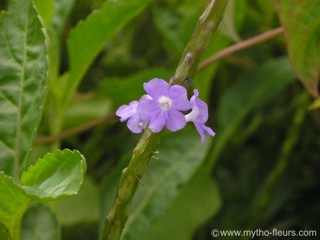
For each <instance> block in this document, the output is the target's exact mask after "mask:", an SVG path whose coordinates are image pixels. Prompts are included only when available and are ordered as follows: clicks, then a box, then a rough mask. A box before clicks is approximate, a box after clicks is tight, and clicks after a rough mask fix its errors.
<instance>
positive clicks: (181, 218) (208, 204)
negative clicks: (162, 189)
mask: <svg viewBox="0 0 320 240" xmlns="http://www.w3.org/2000/svg"><path fill="white" fill-rule="evenodd" d="M220 204H221V200H220V193H219V191H218V188H217V185H216V184H215V182H214V181H213V180H212V178H211V177H210V176H208V174H205V173H204V172H203V171H197V172H196V173H195V174H194V176H193V177H192V179H191V181H190V182H189V183H188V184H187V186H185V187H184V188H183V189H182V191H181V193H180V195H179V196H178V197H177V198H176V199H175V201H174V203H173V204H172V205H171V206H170V207H169V208H168V210H167V212H166V213H165V215H164V216H163V217H162V218H160V219H159V220H158V221H157V222H156V224H154V225H153V226H152V228H151V230H150V231H148V232H147V233H146V234H145V235H144V237H143V238H140V237H137V238H135V239H145V240H148V239H150V236H152V239H153V240H162V239H166V238H168V233H170V239H174V240H186V239H192V237H193V235H194V232H195V230H196V229H197V228H198V227H200V226H201V225H203V224H204V223H205V222H207V221H208V220H209V218H210V217H212V216H213V215H214V214H215V213H216V212H217V211H218V209H219V207H220Z"/></svg>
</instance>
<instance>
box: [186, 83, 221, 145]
mask: <svg viewBox="0 0 320 240" xmlns="http://www.w3.org/2000/svg"><path fill="white" fill-rule="evenodd" d="M193 93H194V95H193V96H192V97H191V99H190V104H191V108H192V111H191V112H190V113H189V114H187V115H186V116H185V119H186V121H187V122H193V123H194V125H195V127H196V129H197V131H198V133H199V134H200V137H201V141H202V142H204V141H205V140H206V135H205V133H208V134H209V135H211V136H212V137H214V135H215V133H214V132H213V131H212V129H211V128H209V127H207V126H206V125H204V124H205V122H206V121H207V120H208V105H207V104H206V103H205V102H204V101H202V100H201V99H199V98H198V96H199V92H198V90H197V89H195V90H193Z"/></svg>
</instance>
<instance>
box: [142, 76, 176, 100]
mask: <svg viewBox="0 0 320 240" xmlns="http://www.w3.org/2000/svg"><path fill="white" fill-rule="evenodd" d="M169 87H170V86H169V83H167V82H166V81H165V80H163V79H160V78H154V79H152V80H150V81H149V82H147V83H144V84H143V88H144V90H145V91H146V92H147V93H148V95H149V96H150V97H151V98H153V99H154V100H156V99H158V98H159V97H160V96H167V95H168V91H169Z"/></svg>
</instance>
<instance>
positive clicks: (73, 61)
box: [62, 0, 152, 104]
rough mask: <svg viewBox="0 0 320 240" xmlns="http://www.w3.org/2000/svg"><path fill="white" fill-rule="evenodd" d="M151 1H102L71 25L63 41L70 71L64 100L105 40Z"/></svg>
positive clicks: (67, 101)
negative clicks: (65, 45)
mask: <svg viewBox="0 0 320 240" xmlns="http://www.w3.org/2000/svg"><path fill="white" fill-rule="evenodd" d="M151 1H152V0H138V1H137V0H130V1H127V0H120V1H106V2H105V3H104V4H103V6H102V7H101V8H100V9H99V10H97V11H95V12H93V13H92V14H91V15H90V16H89V17H88V18H87V19H86V20H85V21H82V22H80V23H79V24H78V25H77V26H76V27H75V28H74V29H73V31H72V32H71V33H70V36H69V38H68V41H67V44H68V53H69V57H70V61H69V62H70V75H69V78H68V79H67V80H66V81H65V82H64V83H63V89H64V90H63V92H64V94H62V96H63V98H64V99H65V102H66V104H68V103H69V101H70V99H71V97H72V94H73V93H74V91H75V90H76V88H77V86H78V85H79V82H80V80H81V79H82V78H83V76H84V74H85V72H86V71H87V69H88V68H89V66H90V65H91V63H92V62H93V60H94V58H95V57H96V56H97V54H98V53H99V52H100V51H101V50H102V48H103V47H104V45H105V44H106V43H107V41H109V40H110V39H111V37H113V36H114V35H115V34H116V33H117V32H118V31H119V30H120V29H121V28H122V27H123V26H124V25H125V24H126V23H127V22H129V21H130V20H131V19H132V18H133V17H135V16H136V15H137V14H139V13H140V12H141V11H142V10H143V9H144V8H145V7H147V5H148V4H149V3H151ZM101 29H106V30H105V31H103V30H101ZM92 36H95V38H92ZM79 49H81V51H79Z"/></svg>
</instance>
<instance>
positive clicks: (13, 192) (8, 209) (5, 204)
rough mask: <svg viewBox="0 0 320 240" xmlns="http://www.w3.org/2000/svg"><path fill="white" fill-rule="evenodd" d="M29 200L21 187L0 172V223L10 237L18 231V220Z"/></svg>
mask: <svg viewBox="0 0 320 240" xmlns="http://www.w3.org/2000/svg"><path fill="white" fill-rule="evenodd" d="M29 202H30V199H29V198H27V197H26V196H25V195H24V193H23V191H22V189H21V187H19V185H18V184H17V183H15V182H14V180H13V179H12V178H11V177H10V176H7V175H5V174H4V173H3V172H0V225H1V224H2V225H3V227H2V228H5V229H6V231H7V232H8V233H9V235H10V236H11V237H13V236H16V235H17V234H19V233H20V232H19V231H18V230H19V225H20V220H21V218H22V215H23V213H24V212H25V210H26V208H27V207H28V204H29ZM17 231H18V233H17ZM2 232H4V230H2ZM1 239H2V238H1ZM13 239H15V238H13Z"/></svg>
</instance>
